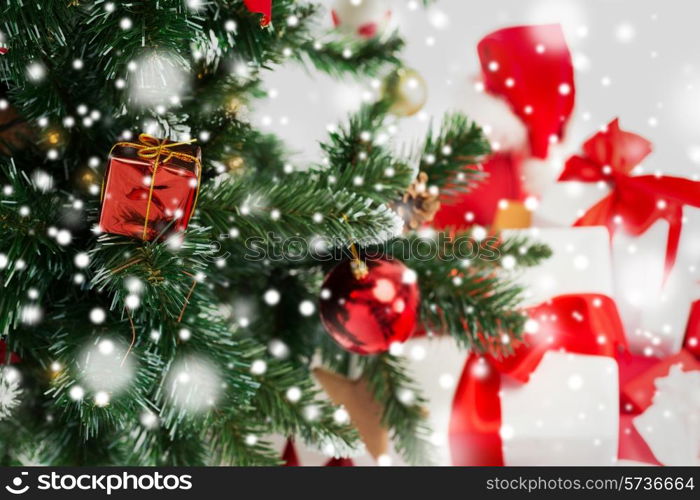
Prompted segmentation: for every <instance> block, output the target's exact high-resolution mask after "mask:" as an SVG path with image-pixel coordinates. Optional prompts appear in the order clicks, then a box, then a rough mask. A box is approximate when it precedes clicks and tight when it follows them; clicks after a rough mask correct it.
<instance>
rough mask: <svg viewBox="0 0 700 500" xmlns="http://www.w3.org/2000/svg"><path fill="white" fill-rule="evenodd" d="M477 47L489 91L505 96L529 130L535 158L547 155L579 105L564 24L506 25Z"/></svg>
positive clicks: (488, 36)
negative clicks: (552, 143)
mask: <svg viewBox="0 0 700 500" xmlns="http://www.w3.org/2000/svg"><path fill="white" fill-rule="evenodd" d="M477 50H478V51H479V59H480V61H481V68H482V72H483V78H484V84H485V86H486V90H487V91H488V92H490V93H491V94H494V95H497V96H499V97H502V98H503V99H505V100H506V101H507V102H508V104H509V105H510V107H511V108H512V110H513V113H515V114H516V115H517V116H518V117H519V118H520V119H521V120H522V122H523V123H524V124H525V126H526V127H527V128H528V132H529V136H530V153H531V154H532V156H535V157H537V158H546V157H547V153H548V151H549V145H550V143H551V141H552V140H553V139H556V140H557V141H558V140H560V139H561V138H562V137H563V135H564V128H565V125H566V123H567V121H568V119H569V116H570V115H571V111H572V110H573V108H574V97H575V87H574V67H573V64H572V62H571V54H570V53H569V48H568V46H567V45H566V39H565V38H564V32H563V31H562V29H561V26H560V25H558V24H548V25H541V26H517V27H513V28H506V29H502V30H499V31H496V32H494V33H491V34H490V35H487V36H486V37H484V38H483V39H482V40H481V41H480V42H479V45H478V47H477Z"/></svg>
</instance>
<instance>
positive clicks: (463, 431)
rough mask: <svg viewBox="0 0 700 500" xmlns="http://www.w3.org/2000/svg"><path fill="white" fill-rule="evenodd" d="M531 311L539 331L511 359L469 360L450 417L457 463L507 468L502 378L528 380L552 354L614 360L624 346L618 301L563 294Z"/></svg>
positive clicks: (594, 296) (487, 358)
mask: <svg viewBox="0 0 700 500" xmlns="http://www.w3.org/2000/svg"><path fill="white" fill-rule="evenodd" d="M527 312H528V316H529V317H530V318H531V320H532V321H535V322H536V324H537V331H536V332H535V333H533V334H531V335H530V334H527V338H526V339H525V342H526V343H522V344H520V345H518V346H517V347H516V348H515V352H514V353H513V355H512V356H509V357H506V358H503V359H495V358H493V357H492V356H488V355H487V356H478V355H475V354H471V355H470V356H469V358H468V359H467V362H466V365H465V367H464V370H463V372H462V377H461V379H460V381H459V385H458V387H457V391H456V393H455V398H454V401H453V403H452V415H451V418H450V431H449V435H450V449H451V452H452V462H453V464H454V465H503V452H502V442H501V437H500V435H499V431H500V428H501V401H500V396H499V391H500V389H501V375H509V376H511V377H514V378H516V379H518V380H519V381H521V382H525V381H527V380H528V379H529V377H530V375H531V374H532V372H533V371H534V370H535V369H536V368H537V365H538V364H539V363H540V361H541V360H542V357H543V356H544V354H545V352H547V351H550V350H560V349H563V350H565V351H567V352H570V353H576V354H589V355H598V356H610V357H614V356H615V354H616V353H617V351H618V349H619V348H620V346H626V342H625V338H624V330H623V328H622V322H621V321H620V317H619V315H618V312H617V307H616V305H615V302H614V301H613V300H612V299H610V298H609V297H606V296H604V295H599V294H582V295H561V296H558V297H555V298H554V299H552V300H550V301H548V302H545V303H544V304H541V305H539V306H536V307H532V308H529V309H528V311H527Z"/></svg>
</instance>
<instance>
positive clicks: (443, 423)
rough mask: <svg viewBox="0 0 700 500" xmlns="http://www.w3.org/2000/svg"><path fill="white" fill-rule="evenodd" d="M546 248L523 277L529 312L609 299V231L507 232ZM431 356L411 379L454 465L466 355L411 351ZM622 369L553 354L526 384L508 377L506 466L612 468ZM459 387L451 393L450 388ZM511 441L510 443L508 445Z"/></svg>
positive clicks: (447, 342) (443, 457)
mask: <svg viewBox="0 0 700 500" xmlns="http://www.w3.org/2000/svg"><path fill="white" fill-rule="evenodd" d="M520 235H525V236H527V237H528V238H530V239H531V240H533V241H537V242H541V243H545V244H547V245H548V246H549V247H550V248H551V249H552V252H553V255H552V257H551V258H549V259H547V260H545V261H544V262H542V263H541V264H540V265H538V266H536V267H533V268H528V269H524V270H522V271H519V272H518V275H517V277H516V280H517V281H518V283H520V284H521V285H523V286H524V288H525V291H526V295H527V297H526V304H525V305H536V304H539V303H542V302H544V301H546V300H548V299H549V298H552V297H555V296H557V295H564V294H576V293H599V294H603V295H611V294H612V290H613V284H612V265H611V262H610V252H609V239H608V235H607V231H606V230H605V228H601V227H586V228H553V229H525V230H513V231H506V232H504V236H505V237H509V236H520ZM416 346H417V347H419V348H420V350H421V351H422V352H424V353H425V355H424V356H422V357H421V359H414V360H412V362H411V370H412V373H413V375H414V377H415V379H416V381H417V382H418V384H419V385H420V386H421V387H423V388H424V390H425V393H426V396H427V397H428V400H429V402H430V406H429V408H428V409H429V419H430V424H431V426H432V428H433V430H434V432H435V435H434V438H435V439H434V441H435V444H436V446H437V449H438V456H437V458H438V463H439V464H440V465H447V464H450V463H451V461H450V452H449V444H448V442H447V430H448V426H449V418H450V413H451V411H452V400H453V397H454V390H455V389H456V382H457V381H458V380H459V377H460V376H461V372H462V369H463V367H464V363H465V361H466V357H467V355H466V353H464V352H459V350H458V347H457V346H456V344H455V342H454V340H452V339H451V338H436V339H427V338H421V339H415V340H410V341H409V342H407V344H406V348H405V351H406V353H407V354H409V355H410V353H411V349H412V348H413V347H416ZM617 377H618V370H617V363H616V362H615V361H614V360H613V359H611V358H607V357H603V356H588V355H579V354H569V353H562V352H549V353H547V354H546V355H545V356H544V358H543V359H542V361H541V362H540V364H539V365H538V367H537V368H536V370H535V372H534V373H533V374H532V376H531V379H530V381H529V382H528V383H526V384H522V383H520V382H518V381H515V380H513V379H510V378H509V377H507V376H502V386H501V387H502V391H501V410H502V431H503V432H502V439H503V444H504V447H503V455H504V459H505V463H506V464H507V465H543V464H549V465H555V464H556V465H581V464H587V465H610V464H612V463H614V461H615V460H616V456H617V444H618V428H619V389H618V380H617ZM453 382H454V383H455V385H454V387H452V383H453ZM506 438H507V439H506Z"/></svg>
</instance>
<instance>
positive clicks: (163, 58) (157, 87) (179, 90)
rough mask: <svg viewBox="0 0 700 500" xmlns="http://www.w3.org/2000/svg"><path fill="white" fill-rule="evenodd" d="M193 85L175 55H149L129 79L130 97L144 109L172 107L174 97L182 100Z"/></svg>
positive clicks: (140, 59)
mask: <svg viewBox="0 0 700 500" xmlns="http://www.w3.org/2000/svg"><path fill="white" fill-rule="evenodd" d="M188 84H189V81H188V73H187V71H185V69H183V68H182V66H181V64H180V63H178V61H177V59H176V58H174V57H173V56H172V55H170V54H167V53H160V52H147V53H146V54H144V55H142V56H141V57H140V58H139V59H138V60H137V61H134V70H133V73H132V74H131V75H130V76H129V96H130V97H131V100H132V101H133V102H134V103H136V104H137V105H140V106H147V107H156V106H163V107H164V108H168V107H170V106H172V104H173V100H172V99H171V98H172V97H178V98H179V97H180V96H181V95H182V94H183V93H184V92H185V91H186V89H187V87H188Z"/></svg>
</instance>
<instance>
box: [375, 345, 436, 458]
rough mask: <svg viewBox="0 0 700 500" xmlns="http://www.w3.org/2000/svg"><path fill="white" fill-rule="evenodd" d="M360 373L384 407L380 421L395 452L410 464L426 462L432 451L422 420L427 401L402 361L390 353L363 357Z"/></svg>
mask: <svg viewBox="0 0 700 500" xmlns="http://www.w3.org/2000/svg"><path fill="white" fill-rule="evenodd" d="M363 373H364V375H363V376H364V377H366V379H367V381H368V383H369V387H370V390H372V392H373V394H374V397H375V399H376V400H377V401H379V402H380V403H381V404H382V406H383V407H384V410H383V414H382V423H383V424H384V425H385V426H387V427H388V428H389V429H390V432H391V437H392V441H393V442H394V446H395V448H396V450H397V451H398V453H399V454H400V455H401V456H402V457H403V458H404V460H406V461H407V462H408V463H409V464H412V465H419V464H422V465H425V464H429V463H430V462H431V456H432V453H433V450H432V445H431V444H430V442H429V436H430V434H431V429H430V427H429V426H428V424H427V422H426V419H425V418H426V405H427V401H426V399H425V398H424V397H423V395H422V394H421V393H420V390H419V389H418V387H417V386H416V384H415V382H414V381H413V380H411V378H410V376H409V375H408V373H407V367H406V362H405V360H403V359H401V358H398V357H394V356H391V355H389V354H383V355H379V356H375V357H372V358H366V360H365V368H364V371H363Z"/></svg>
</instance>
